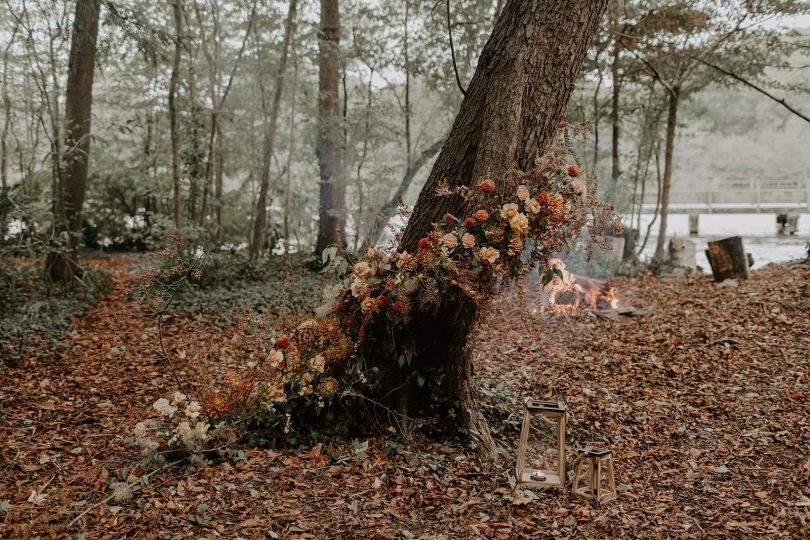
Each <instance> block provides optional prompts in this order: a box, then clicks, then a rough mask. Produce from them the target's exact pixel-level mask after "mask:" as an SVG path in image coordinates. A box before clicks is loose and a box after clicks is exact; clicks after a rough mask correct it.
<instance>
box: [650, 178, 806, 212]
mask: <svg viewBox="0 0 810 540" xmlns="http://www.w3.org/2000/svg"><path fill="white" fill-rule="evenodd" d="M691 183H692V184H693V186H695V189H690V190H685V189H677V187H678V181H677V180H675V181H674V182H673V184H674V185H673V188H675V189H673V190H672V191H670V195H669V213H670V214H690V215H693V216H698V215H700V214H782V215H794V214H801V213H805V212H810V175H808V176H807V177H805V178H772V179H760V178H750V179H734V180H729V179H722V180H721V179H708V180H706V181H705V183H698V182H695V181H692V182H691ZM657 198H658V193H657V192H656V191H655V190H653V192H652V193H647V194H646V195H645V197H644V200H643V201H642V204H641V209H642V211H643V212H646V213H652V212H655V209H656V199H657Z"/></svg>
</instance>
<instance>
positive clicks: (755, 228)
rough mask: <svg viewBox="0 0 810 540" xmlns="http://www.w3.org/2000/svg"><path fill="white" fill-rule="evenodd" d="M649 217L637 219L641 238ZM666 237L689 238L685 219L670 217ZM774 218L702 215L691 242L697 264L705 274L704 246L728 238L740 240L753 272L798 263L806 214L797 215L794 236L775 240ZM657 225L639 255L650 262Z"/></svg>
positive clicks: (807, 228)
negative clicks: (766, 266)
mask: <svg viewBox="0 0 810 540" xmlns="http://www.w3.org/2000/svg"><path fill="white" fill-rule="evenodd" d="M652 217H653V216H652V215H642V216H641V235H642V239H643V237H644V236H643V235H644V233H645V232H646V230H647V225H648V224H649V223H650V220H651V219H652ZM667 229H668V235H670V236H677V237H681V238H689V216H688V215H686V214H674V215H671V216H669V219H668V223H667ZM776 230H777V224H776V214H706V215H702V216H700V221H699V233H700V234H699V236H698V237H696V238H691V240H694V241H695V243H696V244H697V263H698V265H699V266H701V267H703V270H704V271H706V272H708V271H710V268H709V261H708V260H707V259H706V255H705V254H704V250H705V249H706V244H707V242H709V241H711V240H718V239H720V238H726V237H729V236H742V237H743V243H744V245H745V250H746V251H747V252H749V253H750V254H751V256H752V257H753V258H754V268H760V267H762V266H764V265H766V264H768V263H775V262H776V263H778V262H786V261H790V260H794V259H801V258H804V257H805V256H806V255H807V243H808V242H810V214H800V215H799V225H798V230H797V232H796V234H795V235H790V236H777V234H776ZM657 231H658V222H657V221H656V223H655V224H654V225H653V227H652V231H651V236H650V239H649V240H648V241H647V245H646V246H645V248H644V251H643V252H642V255H641V257H642V259H643V260H644V259H650V258H651V257H652V255H653V253H654V252H655V242H656V237H655V236H653V235H654V234H655V233H656V232H657Z"/></svg>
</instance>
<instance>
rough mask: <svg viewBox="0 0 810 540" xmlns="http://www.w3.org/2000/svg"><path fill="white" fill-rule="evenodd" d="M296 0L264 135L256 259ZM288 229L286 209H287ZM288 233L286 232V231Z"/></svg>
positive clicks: (253, 255) (262, 234)
mask: <svg viewBox="0 0 810 540" xmlns="http://www.w3.org/2000/svg"><path fill="white" fill-rule="evenodd" d="M295 10H296V0H290V5H289V8H288V9H287V19H286V20H285V21H284V38H283V40H282V43H281V57H280V58H279V60H278V67H277V69H276V82H275V84H276V85H275V88H274V89H273V104H272V108H271V109H270V120H269V121H268V123H267V131H266V132H265V135H264V156H263V160H262V178H261V186H260V187H259V200H258V201H257V202H256V223H255V225H254V229H253V242H252V243H251V245H250V257H251V258H252V259H255V258H256V257H258V256H259V254H260V253H261V251H262V249H263V248H264V244H265V239H266V236H267V231H266V229H267V190H268V187H269V186H270V164H271V163H272V161H273V147H274V145H275V140H276V126H277V124H278V109H279V107H280V106H281V94H282V92H283V90H284V73H285V72H286V71H287V53H288V51H289V49H290V40H291V36H292V33H293V26H294V24H295ZM285 231H286V211H285ZM285 234H286V232H285Z"/></svg>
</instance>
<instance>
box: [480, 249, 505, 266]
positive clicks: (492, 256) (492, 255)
mask: <svg viewBox="0 0 810 540" xmlns="http://www.w3.org/2000/svg"><path fill="white" fill-rule="evenodd" d="M480 255H481V259H483V260H485V261H487V262H488V263H490V264H492V263H494V262H495V261H497V260H498V258H499V257H500V256H501V254H500V252H499V251H498V250H497V249H495V248H494V247H483V248H481V252H480Z"/></svg>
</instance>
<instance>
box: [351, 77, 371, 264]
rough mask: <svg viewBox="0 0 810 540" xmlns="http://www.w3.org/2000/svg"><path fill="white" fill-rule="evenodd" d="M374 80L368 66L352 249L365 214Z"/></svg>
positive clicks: (355, 244) (355, 247) (358, 236)
mask: <svg viewBox="0 0 810 540" xmlns="http://www.w3.org/2000/svg"><path fill="white" fill-rule="evenodd" d="M373 80H374V68H370V71H369V74H368V88H367V89H366V115H365V122H364V125H363V150H362V151H361V152H360V159H359V160H357V177H356V178H357V180H356V184H357V217H355V226H354V231H355V233H354V250H355V251H357V244H358V243H359V241H360V228H361V226H362V224H363V218H364V216H365V204H366V201H365V190H364V189H363V174H362V173H363V165H365V163H366V157H368V137H369V133H370V130H371V104H372V99H373V96H374V94H373V92H372V91H371V90H372V89H371V85H372V81H373Z"/></svg>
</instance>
